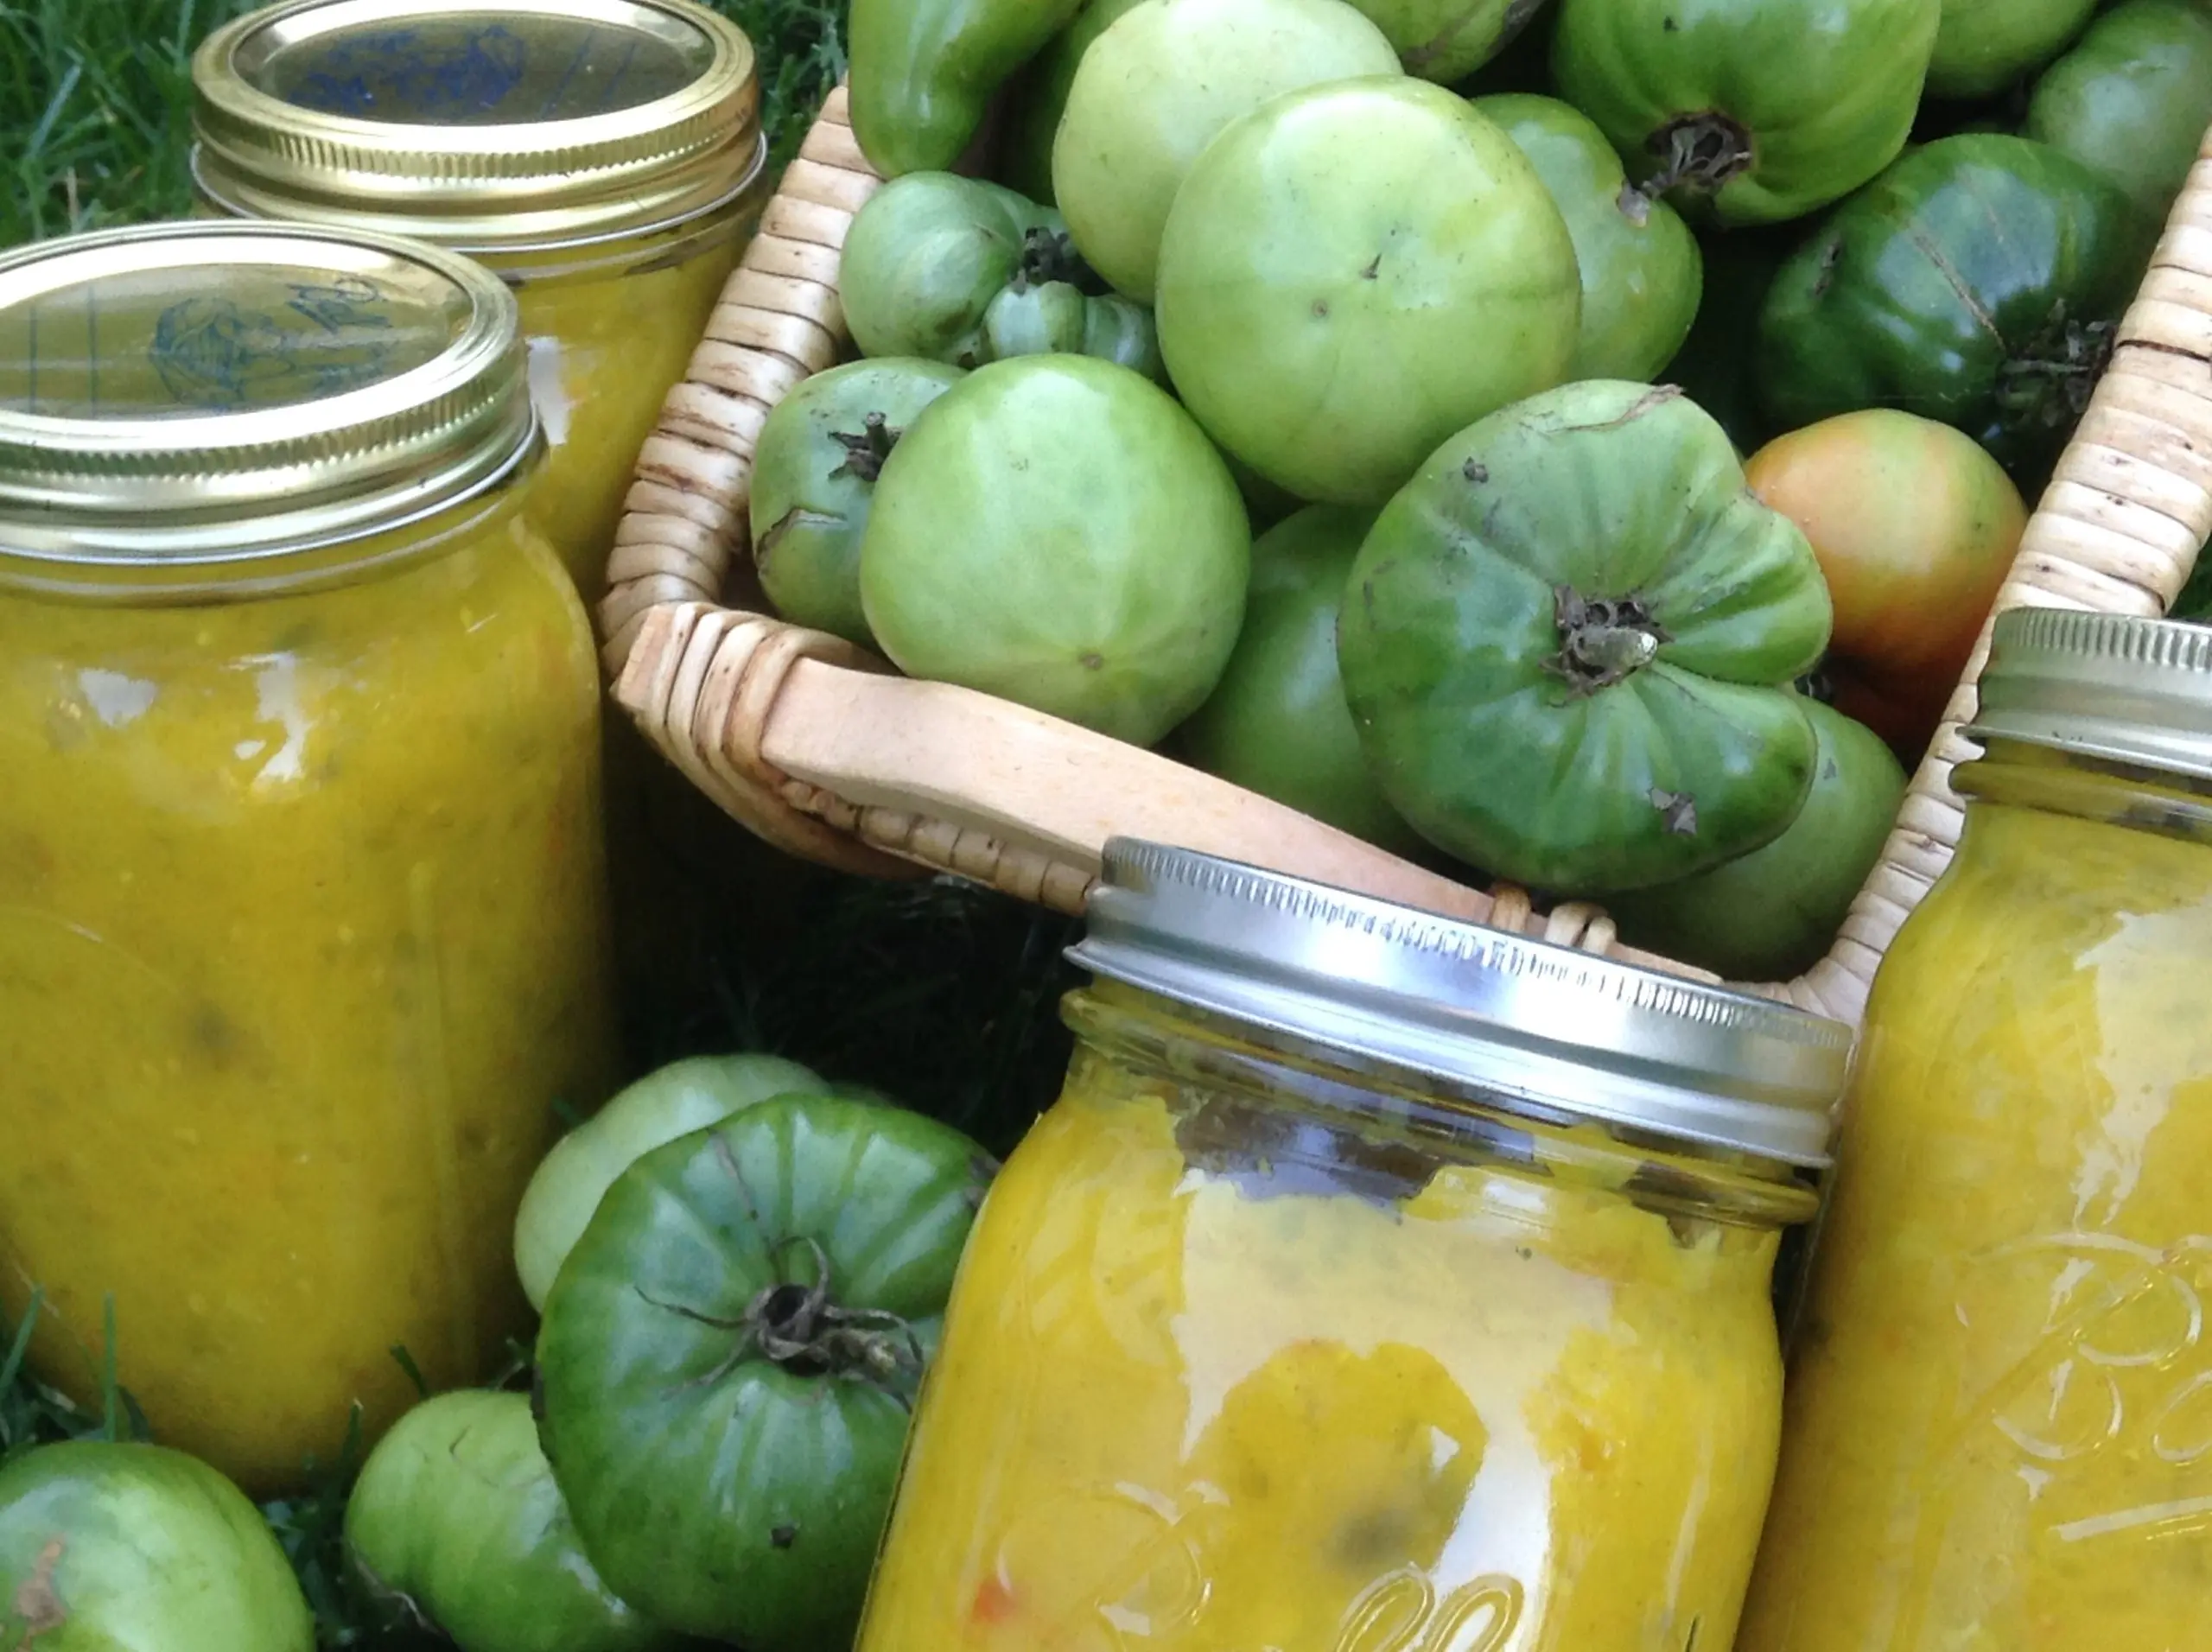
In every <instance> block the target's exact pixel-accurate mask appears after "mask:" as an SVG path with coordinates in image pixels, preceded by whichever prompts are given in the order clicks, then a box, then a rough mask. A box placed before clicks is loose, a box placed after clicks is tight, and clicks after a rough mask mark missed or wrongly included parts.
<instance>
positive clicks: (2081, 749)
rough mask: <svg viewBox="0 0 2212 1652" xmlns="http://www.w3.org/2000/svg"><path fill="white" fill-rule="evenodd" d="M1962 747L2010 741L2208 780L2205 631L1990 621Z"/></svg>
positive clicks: (2096, 622)
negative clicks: (1976, 705)
mask: <svg viewBox="0 0 2212 1652" xmlns="http://www.w3.org/2000/svg"><path fill="white" fill-rule="evenodd" d="M1980 699H1981V705H1980V710H1979V711H1978V712H1977V713H1976V714H1975V716H1974V721H1973V722H1972V723H1971V724H1969V725H1968V726H1967V729H1966V734H1967V739H1969V740H1979V741H1987V740H2022V741H2025V742H2026V743H2028V744H2030V745H2033V746H2044V747H2050V748H2051V749H2053V750H2056V751H2062V752H2073V753H2079V754H2080V755H2082V756H2084V757H2095V758H2103V759H2108V760H2110V761H2113V762H2117V763H2133V764H2137V765H2139V766H2143V767H2145V768H2152V769H2163V770H2165V771H2167V772H2170V773H2173V774H2189V775H2196V776H2201V777H2205V778H2212V630H2208V629H2207V628H2206V627H2204V626H2191V625H2182V624H2178V623H2177V622H2175V621H2173V620H2170V619H2136V618H2134V617H2133V616H2132V615H2127V614H2118V613H2077V612H2075V611H2074V610H2072V609H2069V608H2013V609H2011V610H2009V611H2008V612H2006V613H2001V614H1999V615H1998V617H1997V625H1996V628H1995V631H1994V632H1993V635H1992V637H1991V640H1990V649H1989V664H1988V665H1987V666H1986V667H1985V668H1984V669H1983V671H1982V674H1981V684H1980Z"/></svg>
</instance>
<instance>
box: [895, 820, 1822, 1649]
mask: <svg viewBox="0 0 2212 1652" xmlns="http://www.w3.org/2000/svg"><path fill="white" fill-rule="evenodd" d="M1073 956H1075V957H1076V959H1077V962H1079V963H1082V964H1083V965H1084V967H1085V968H1086V969H1089V970H1090V971H1091V972H1092V973H1093V975H1095V976H1096V983H1095V984H1094V985H1093V986H1092V987H1090V988H1088V989H1087V990H1084V991H1081V992H1077V993H1076V994H1072V995H1071V998H1070V999H1069V1001H1068V1005H1067V1015H1068V1020H1069V1021H1070V1022H1071V1025H1072V1026H1074V1028H1075V1030H1076V1032H1077V1040H1078V1042H1077V1053H1076V1058H1075V1061H1074V1064H1073V1066H1072V1068H1071V1071H1070V1073H1069V1076H1068V1081H1067V1087H1066V1089H1065V1091H1064V1092H1063V1094H1062V1096H1061V1097H1060V1100H1059V1101H1058V1103H1057V1104H1056V1105H1055V1106H1054V1107H1053V1108H1052V1109H1051V1111H1050V1112H1048V1113H1047V1114H1046V1115H1045V1117H1044V1118H1043V1119H1042V1120H1041V1121H1039V1123H1038V1124H1037V1126H1036V1127H1035V1128H1034V1129H1033V1131H1032V1132H1031V1134H1030V1135H1029V1136H1028V1138H1027V1140H1026V1141H1024V1142H1023V1143H1022V1145H1021V1146H1020V1148H1019V1149H1018V1150H1017V1151H1016V1152H1015V1153H1014V1156H1013V1158H1012V1160H1010V1161H1009V1162H1008V1164H1007V1166H1006V1168H1005V1170H1004V1171H1003V1172H1001V1176H1000V1178H999V1179H998V1180H997V1182H996V1184H995V1185H994V1187H993V1189H992V1191H991V1193H990V1195H989V1198H988V1200H987V1201H986V1203H985V1205H984V1208H983V1210H982V1216H981V1217H980V1220H979V1223H978V1225H977V1227H976V1230H975V1233H974V1236H973V1237H972V1239H971V1241H970V1242H969V1248H968V1250H967V1254H966V1256H965V1258H964V1260H963V1264H962V1268H961V1273H960V1275H959V1279H958V1282H957V1286H956V1288H955V1291H954V1294H953V1298H952V1301H951V1305H950V1310H949V1312H948V1316H947V1320H946V1325H945V1334H944V1345H943V1348H942V1350H941V1351H940V1353H939V1354H938V1358H937V1361H936V1363H935V1365H934V1367H933V1369H932V1371H931V1376H930V1378H929V1380H928V1382H927V1385H926V1388H925V1393H924V1395H923V1397H922V1400H921V1403H920V1407H919V1410H918V1414H917V1417H916V1420H915V1425H914V1428H913V1432H912V1438H911V1439H910V1442H909V1452H908V1458H907V1462H906V1469H905V1472H904V1476H903V1479H902V1483H901V1485H900V1489H899V1498H898V1503H897V1505H896V1509H895V1510H894V1513H893V1517H892V1521H891V1524H890V1528H889V1530H888V1534H887V1539H886V1546H885V1549H884V1553H883V1555H882V1559H881V1563H880V1568H879V1571H878V1573H877V1576H876V1579H875V1583H874V1589H873V1592H872V1595H871V1598H870V1600H869V1603H868V1613H867V1617H866V1619H865V1622H864V1623H863V1626H862V1629H861V1639H860V1646H861V1652H910V1649H912V1652H948V1649H952V1648H956V1647H974V1648H979V1649H983V1648H1004V1649H1008V1652H1012V1649H1021V1652H1031V1649H1035V1648H1039V1647H1054V1648H1060V1649H1067V1652H1084V1649H1098V1652H1109V1649H1118V1648H1122V1647H1126V1646H1130V1645H1135V1644H1138V1643H1140V1642H1141V1643H1142V1644H1144V1645H1147V1646H1154V1647H1159V1648H1161V1649H1169V1652H1173V1649H1187V1652H1198V1649H1205V1652H1213V1649H1220V1648H1230V1647H1233V1648H1237V1649H1262V1648H1266V1649H1277V1652H1336V1649H1349V1648H1358V1649H1370V1648H1374V1649H1380V1648H1385V1647H1389V1648H1404V1649H1414V1648H1418V1649H1422V1652H1477V1649H1480V1652H1503V1649H1509V1648H1510V1649H1516V1652H1517V1649H1522V1648H1536V1647H1544V1648H1552V1647H1559V1648H1573V1649H1576V1652H1631V1649H1633V1652H1645V1649H1661V1648H1663V1649H1667V1652H1688V1649H1692V1648H1702V1649H1706V1652H1725V1649H1726V1647H1727V1645H1728V1642H1729V1639H1730V1637H1731V1636H1732V1635H1733V1633H1734V1632H1735V1628H1736V1619H1737V1614H1738V1610H1739V1608H1740V1606H1741V1604H1742V1600H1743V1594H1744V1589H1745V1583H1746V1580H1747V1579H1748V1577H1749V1574H1750V1571H1751V1555H1752V1551H1753V1548H1754V1547H1755V1545H1756V1543H1757V1541H1758V1529H1759V1522H1760V1520H1761V1517H1762V1515H1764V1511H1765V1508H1766V1499H1767V1491H1768V1487H1769V1484H1770V1480H1771V1477H1772V1474H1773V1470H1774V1457H1775V1447H1776V1439H1777V1433H1778V1431H1779V1428H1780V1407H1781V1388H1782V1370H1781V1356H1780V1352H1779V1350H1778V1349H1777V1338H1776V1334H1775V1325H1774V1317H1773V1309H1772V1306H1771V1301H1770V1295H1769V1289H1770V1282H1771V1275H1772V1271H1773V1266H1774V1259H1775V1252H1776V1248H1777V1242H1778V1238H1779V1235H1780V1232H1781V1229H1782V1228H1783V1226H1784V1224H1787V1223H1795V1222H1798V1221H1801V1220H1803V1219H1804V1218H1806V1217H1808V1216H1809V1215H1810V1213H1811V1211H1812V1210H1813V1208H1814V1203H1815V1201H1814V1197H1813V1195H1812V1193H1811V1192H1810V1191H1808V1189H1807V1187H1806V1185H1804V1182H1803V1180H1802V1178H1801V1176H1800V1175H1799V1174H1798V1173H1797V1169H1798V1167H1804V1166H1817V1165H1819V1164H1821V1162H1823V1160H1822V1154H1823V1153H1824V1151H1825V1147H1826V1143H1827V1134H1828V1116H1827V1107H1828V1106H1829V1104H1830V1103H1831V1102H1833V1100H1834V1096H1835V1093H1836V1091H1837V1090H1839V1089H1840V1086H1841V1083H1842V1079H1843V1072H1844V1064H1845V1061H1846V1058H1847V1052H1848V1048H1849V1042H1850V1033H1849V1032H1848V1030H1847V1029H1846V1028H1844V1027H1842V1026H1839V1025H1837V1024H1835V1023H1833V1022H1829V1021H1823V1020H1816V1019H1815V1018H1813V1017H1811V1016H1808V1015H1805V1014H1802V1013H1799V1012H1797V1011H1796V1010H1792V1009H1789V1008H1786V1007H1782V1006H1778V1005H1773V1004H1769V1003H1766V1002H1764V1001H1759V1000H1755V999H1750V998H1744V997H1739V996H1738V995H1736V994H1732V993H1728V992H1726V991H1723V990H1719V989H1717V988H1705V987H1700V986H1697V985H1694V984H1691V983H1688V982H1676V981H1673V980H1669V979H1668V978H1665V977H1662V976H1659V975H1651V974H1648V973H1645V972H1643V971H1641V970H1637V969H1630V968H1626V967H1624V966H1622V965H1619V964H1616V963H1607V962H1604V961H1601V960H1599V959H1595V958H1592V957H1589V956H1584V955H1581V954H1579V953H1574V952H1570V951H1567V950H1562V949H1560V948H1555V947H1550V946H1546V945H1544V944H1541V943H1536V942H1531V941H1524V940H1522V939H1520V938H1519V937H1510V936H1507V935H1505V934H1503V933H1501V932H1497V931H1489V930H1484V929H1480V928H1477V927H1474V926H1472V925H1469V924H1459V923H1455V922H1452V921H1450V920H1447V919H1444V918H1433V917H1431V916H1428V915H1427V914H1424V913H1421V912H1412V911H1408V910H1406V909H1404V908H1401V907H1395V906H1391V905H1387V904H1385V903H1383V902H1380V901H1375V900H1370V899H1363V898H1362V897H1358V896H1355V895H1349V894H1344V893H1338V892H1337V891H1334V890H1330V889H1325V888H1321V887H1319V886H1313V885H1311V884H1306V883H1302V882H1300V881H1298V880H1294V879H1290V878H1286V877H1281V876H1277V875H1274V874H1268V873H1264V872H1259V871H1255V870H1253V869H1250V868H1248V867H1237V866H1232V865H1230V864H1228V863H1226V862H1223V861H1215V860H1210V859H1208V858H1206V857H1205V856H1201V855H1192V854H1188V853H1185V852H1183V851H1179V850H1173V849H1163V848H1154V847H1152V846H1149V845H1143V844H1135V843H1129V842H1116V843H1115V844H1113V845H1110V846H1109V849H1108V854H1107V866H1106V874H1105V879H1104V881H1103V884H1102V885H1101V886H1100V887H1099V889H1098V891H1097V892H1096V894H1095V895H1094V896H1093V898H1092V901H1091V905H1090V928H1089V932H1088V935H1087V937H1086V938H1085V940H1084V943H1083V944H1082V945H1081V946H1079V947H1078V948H1077V950H1076V951H1075V953H1074V955H1073Z"/></svg>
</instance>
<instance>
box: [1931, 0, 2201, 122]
mask: <svg viewBox="0 0 2212 1652" xmlns="http://www.w3.org/2000/svg"><path fill="white" fill-rule="evenodd" d="M2096 10H2097V0H1943V22H1942V28H1940V29H1937V30H1936V55H1935V56H1934V57H1933V58H1932V59H1931V60H1929V65H1928V92H1929V96H1930V97H1935V98H1993V97H1995V96H1996V95H1997V94H1998V93H1999V92H2002V91H2004V90H2005V88H2006V87H2007V86H2011V85H2012V83H2013V82H2014V81H2016V80H2018V79H2020V78H2021V77H2022V76H2023V75H2025V74H2028V73H2032V72H2033V71H2034V70H2036V69H2038V68H2041V67H2043V66H2044V64H2046V63H2048V62H2050V60H2051V59H2053V58H2054V57H2056V56H2057V55H2058V54H2060V53H2061V52H2063V51H2064V50H2065V49H2066V44H2067V42H2068V41H2070V40H2072V39H2073V38H2074V37H2075V35H2079V34H2080V33H2081V32H2082V29H2084V28H2085V27H2087V25H2088V21H2089V19H2090V18H2091V17H2092V16H2094V15H2095V14H2096ZM2202 135H2203V133H2202V129H2201V128H2200V129H2199V131H2198V136H2199V137H2202Z"/></svg>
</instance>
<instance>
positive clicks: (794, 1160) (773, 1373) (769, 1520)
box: [537, 1096, 995, 1652]
mask: <svg viewBox="0 0 2212 1652" xmlns="http://www.w3.org/2000/svg"><path fill="white" fill-rule="evenodd" d="M994 1171H995V1165H994V1164H993V1163H992V1162H991V1160H988V1158H987V1157H986V1156H985V1155H984V1153H982V1149H980V1148H979V1147H976V1144H975V1143H974V1142H972V1141H969V1140H968V1138H967V1137H965V1136H963V1135H962V1134H960V1133H959V1132H958V1131H957V1130H954V1129H952V1128H950V1127H948V1126H946V1125H943V1124H940V1123H938V1122H937V1121H935V1120H932V1119H927V1118H924V1117H922V1116H921V1115H918V1114H914V1113H908V1112H905V1111H902V1110H900V1109H896V1108H887V1107H876V1106H870V1105H868V1104H866V1103H864V1102H855V1101H849V1100H847V1099H844V1098H842V1097H839V1096H781V1097H779V1098H778V1099H776V1100H774V1101H772V1102H764V1103H762V1104H761V1105H760V1106H759V1107H755V1108H752V1109H747V1111H745V1112H743V1113H741V1114H739V1115H736V1116H735V1117H734V1118H731V1119H728V1120H726V1121H723V1122H722V1123H721V1124H717V1125H713V1126H710V1127H709V1128H707V1129H705V1130H702V1131H700V1132H698V1133H697V1134H693V1135H689V1136H684V1137H681V1138H679V1139H678V1140H677V1141H672V1142H671V1143H669V1144H668V1145H667V1146H666V1147H659V1148H656V1149H655V1150H654V1151H653V1152H652V1153H648V1154H646V1155H645V1157H644V1158H643V1159H641V1160H639V1161H638V1162H637V1163H636V1164H634V1165H632V1166H631V1167H630V1168H629V1169H628V1170H626V1171H625V1172H623V1173H622V1174H621V1176H620V1178H619V1179H617V1180H616V1181H615V1184H614V1185H613V1187H611V1188H609V1189H608V1190H607V1197H606V1198H605V1199H603V1200H602V1201H601V1204H600V1207H599V1210H598V1211H597V1213H596V1214H595V1215H594V1216H593V1217H592V1221H591V1226H590V1227H589V1228H588V1229H586V1230H585V1232H584V1236H583V1237H582V1239H581V1240H579V1241H578V1242H577V1244H576V1249H575V1253H574V1254H573V1255H571V1256H570V1257H569V1262H568V1265H567V1266H566V1267H564V1268H563V1269H562V1270H561V1276H560V1279H559V1280H558V1281H557V1282H556V1284H555V1285H554V1287H553V1294H552V1296H551V1298H550V1299H549V1300H548V1301H547V1303H546V1305H545V1324H544V1326H543V1330H542V1331H540V1333H539V1336H538V1341H537V1364H538V1375H539V1378H540V1382H541V1388H542V1393H543V1429H542V1432H543V1439H544V1443H545V1452H546V1455H547V1457H548V1458H550V1460H551V1462H552V1465H553V1471H554V1475H555V1477H556V1480H557V1482H558V1483H559V1485H560V1488H561V1491H562V1494H563V1496H564V1497H565V1498H566V1499H567V1502H568V1506H569V1510H570V1511H571V1513H572V1514H573V1515H574V1516H575V1523H576V1529H577V1531H578V1533H579V1534H581V1535H582V1538H583V1542H584V1547H585V1551H586V1552H587V1553H588V1554H589V1555H590V1556H591V1559H592V1562H593V1564H594V1566H596V1567H597V1568H598V1570H599V1573H600V1575H601V1577H602V1578H604V1579H606V1580H607V1584H608V1585H610V1586H612V1587H613V1589H614V1590H616V1591H617V1592H618V1593H620V1596H621V1597H622V1598H624V1599H626V1600H627V1601H629V1602H630V1603H631V1604H633V1605H635V1606H637V1607H638V1608H639V1610H640V1611H645V1612H647V1613H650V1614H651V1615H652V1617H655V1618H657V1619H658V1620H659V1621H660V1622H662V1623H666V1624H668V1625H669V1626H670V1627H671V1628H673V1629H676V1630H681V1631H682V1632H683V1633H685V1634H690V1635H697V1636H707V1637H709V1638H710V1639H715V1640H729V1641H735V1642H739V1643H741V1644H742V1645H746V1646H749V1647H757V1648H762V1649H769V1648H772V1649H775V1652H848V1649H849V1648H850V1647H851V1645H852V1636H853V1630H854V1627H855V1624H856V1623H858V1621H859V1618H860V1611H861V1594H862V1592H863V1591H864V1589H865V1588H866V1586H867V1583H868V1570H869V1567H870V1566H871V1564H872V1563H873V1562H874V1558H875V1550H876V1543H877V1540H878V1538H879V1537H880V1534H881V1532H882V1528H883V1522H884V1520H885V1517H886V1516H887V1515H888V1513H889V1512H890V1507H891V1494H892V1489H893V1482H894V1481H895V1480H896V1479H897V1477H898V1472H899V1458H900V1454H901V1452H902V1450H903V1447H904V1443H905V1439H906V1422H907V1418H908V1415H909V1413H910V1411H911V1409H912V1402H913V1396H914V1394H915V1390H916V1387H917V1384H918V1382H919V1380H920V1376H921V1373H922V1368H923V1364H924V1362H925V1359H926V1357H927V1356H928V1352H929V1350H931V1348H932V1347H934V1345H935V1341H936V1337H937V1336H938V1330H939V1328H940V1326H941V1325H942V1321H943V1316H944V1304H945V1299H946V1297H947V1296H948V1295H949V1294H950V1291H951V1288H952V1277H953V1272H954V1270H955V1268H957V1266H958V1265H959V1261H960V1253H961V1249H962V1247H963V1245H964V1244H965V1243H966V1242H967V1237H968V1230H969V1226H970V1224H971V1223H973V1222H974V1220H975V1216H976V1209H977V1207H978V1206H979V1205H980V1204H981V1203H982V1197H983V1192H984V1190H985V1188H986V1186H987V1185H988V1181H989V1179H990V1177H991V1175H992V1173H993V1172H994Z"/></svg>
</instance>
